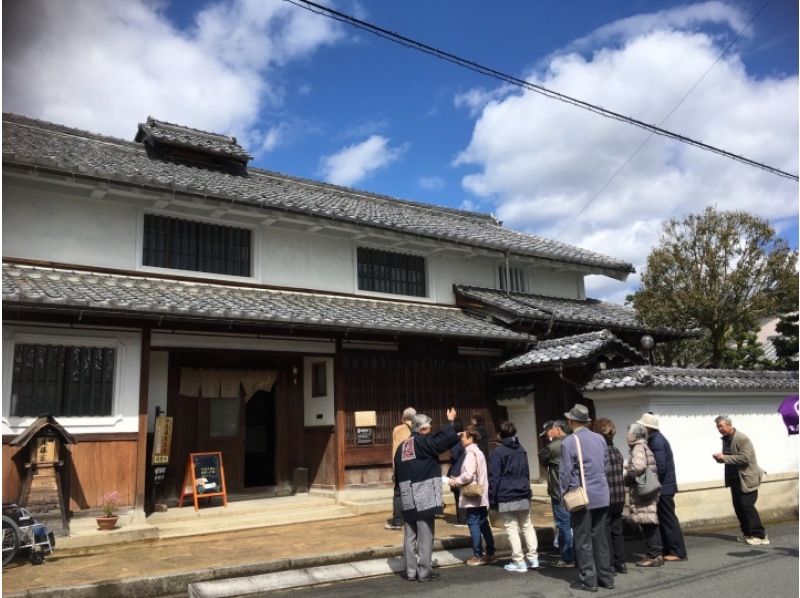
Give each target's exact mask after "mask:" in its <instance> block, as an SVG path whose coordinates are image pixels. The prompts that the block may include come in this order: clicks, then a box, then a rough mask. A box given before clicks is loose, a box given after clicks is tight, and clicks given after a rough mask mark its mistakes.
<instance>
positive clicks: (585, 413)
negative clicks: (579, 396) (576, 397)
mask: <svg viewBox="0 0 800 598" xmlns="http://www.w3.org/2000/svg"><path fill="white" fill-rule="evenodd" d="M564 417H566V418H567V419H571V420H572V421H576V422H587V423H588V422H590V421H592V420H591V418H590V417H589V410H588V409H587V408H586V405H580V404H576V405H574V406H573V407H572V409H570V410H569V411H567V412H566V413H565V414H564Z"/></svg>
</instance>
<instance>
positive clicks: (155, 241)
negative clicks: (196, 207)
mask: <svg viewBox="0 0 800 598" xmlns="http://www.w3.org/2000/svg"><path fill="white" fill-rule="evenodd" d="M250 253H251V252H250V230H249V229H246V228H239V227H234V226H222V225H218V224H208V223H205V222H195V221H193V220H182V219H180V218H170V217H166V216H156V215H154V214H145V216H144V243H143V256H142V264H144V265H145V266H156V267H159V268H173V269H176V270H192V271H195V272H209V273H212V274H228V275H231V276H250Z"/></svg>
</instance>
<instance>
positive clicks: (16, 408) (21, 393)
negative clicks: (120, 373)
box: [11, 345, 115, 417]
mask: <svg viewBox="0 0 800 598" xmlns="http://www.w3.org/2000/svg"><path fill="white" fill-rule="evenodd" d="M114 366H115V350H114V349H109V348H103V347H66V346H61V345H17V346H16V347H14V369H13V373H12V378H11V415H14V416H18V417H25V416H38V415H41V414H44V413H52V414H53V415H54V416H56V417H59V416H66V417H80V416H103V415H111V414H112V402H113V392H114Z"/></svg>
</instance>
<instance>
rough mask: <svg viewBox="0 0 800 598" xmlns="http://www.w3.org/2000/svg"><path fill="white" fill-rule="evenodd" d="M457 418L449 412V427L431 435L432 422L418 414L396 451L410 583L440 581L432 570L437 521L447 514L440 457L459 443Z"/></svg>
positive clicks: (425, 416)
mask: <svg viewBox="0 0 800 598" xmlns="http://www.w3.org/2000/svg"><path fill="white" fill-rule="evenodd" d="M455 418H456V410H455V409H452V408H451V409H448V410H447V419H448V420H449V422H450V424H448V425H447V426H445V427H444V428H443V429H442V430H441V431H440V432H438V433H437V434H435V435H431V434H430V431H431V418H430V417H428V416H427V415H422V414H419V413H418V414H417V415H416V416H414V423H413V425H412V427H411V436H410V437H409V438H408V439H407V440H405V441H403V443H402V444H401V445H400V446H399V447H397V452H396V453H395V456H394V471H395V479H396V482H395V483H396V484H397V485H398V487H399V488H400V497H401V499H402V501H403V546H404V549H405V560H406V578H407V579H408V580H409V581H414V580H416V581H420V582H422V581H433V580H435V579H437V578H438V577H439V576H438V575H437V574H434V573H433V571H432V570H431V555H432V553H433V534H434V522H435V519H434V518H435V517H436V515H438V514H440V513H442V511H444V503H443V501H442V468H441V466H440V465H439V455H440V454H441V453H443V452H445V451H447V450H450V448H451V447H452V446H453V445H454V444H456V443H457V442H458V434H457V433H456V431H455V430H454V429H453V426H452V422H453V420H455Z"/></svg>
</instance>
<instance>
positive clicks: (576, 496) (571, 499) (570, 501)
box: [561, 434, 589, 513]
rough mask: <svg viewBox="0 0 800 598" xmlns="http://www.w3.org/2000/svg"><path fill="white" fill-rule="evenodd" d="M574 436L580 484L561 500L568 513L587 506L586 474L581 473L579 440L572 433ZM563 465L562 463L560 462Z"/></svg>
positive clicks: (581, 454) (581, 459)
mask: <svg viewBox="0 0 800 598" xmlns="http://www.w3.org/2000/svg"><path fill="white" fill-rule="evenodd" d="M572 436H573V438H575V444H576V445H577V447H578V465H579V466H580V469H581V485H580V486H578V487H577V488H575V490H570V491H569V492H567V493H566V494H565V495H564V496H563V498H562V499H561V502H563V503H564V508H565V509H566V510H567V511H569V512H570V513H574V512H575V511H580V510H581V509H585V508H586V507H588V506H589V495H588V494H587V493H586V476H584V474H583V453H582V452H581V441H580V439H579V438H578V435H577V434H573V435H572ZM562 465H563V463H562Z"/></svg>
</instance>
